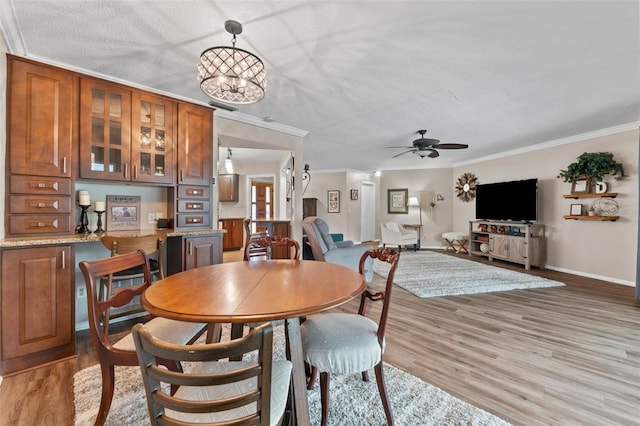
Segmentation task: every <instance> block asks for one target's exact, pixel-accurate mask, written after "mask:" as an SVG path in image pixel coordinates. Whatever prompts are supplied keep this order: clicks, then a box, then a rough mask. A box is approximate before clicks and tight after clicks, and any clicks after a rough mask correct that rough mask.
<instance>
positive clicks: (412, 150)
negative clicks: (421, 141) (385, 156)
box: [391, 147, 417, 158]
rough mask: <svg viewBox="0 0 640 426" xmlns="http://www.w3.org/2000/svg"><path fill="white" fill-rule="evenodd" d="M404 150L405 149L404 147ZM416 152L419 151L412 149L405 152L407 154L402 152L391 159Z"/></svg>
mask: <svg viewBox="0 0 640 426" xmlns="http://www.w3.org/2000/svg"><path fill="white" fill-rule="evenodd" d="M403 148H404V147H403ZM415 151H417V150H416V149H410V150H409V151H405V152H401V153H400V154H396V155H394V156H393V157H391V158H396V157H400V156H401V155H404V154H408V153H410V152H415Z"/></svg>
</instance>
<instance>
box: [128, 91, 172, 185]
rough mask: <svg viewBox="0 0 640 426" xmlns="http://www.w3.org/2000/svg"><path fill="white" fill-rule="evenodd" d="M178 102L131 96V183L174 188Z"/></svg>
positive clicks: (150, 96) (146, 96) (141, 94)
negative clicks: (154, 184) (146, 183)
mask: <svg viewBox="0 0 640 426" xmlns="http://www.w3.org/2000/svg"><path fill="white" fill-rule="evenodd" d="M176 110H177V102H175V101H171V100H169V99H166V98H162V97H159V96H153V95H150V94H148V93H143V92H139V91H134V92H133V94H132V103H131V111H132V123H133V124H132V126H133V128H132V132H131V133H132V134H131V138H132V145H131V164H132V168H133V169H132V180H133V181H136V182H149V183H156V184H169V185H171V184H174V183H175V175H176V173H175V168H176V155H175V154H176V153H175V143H174V141H175V122H176Z"/></svg>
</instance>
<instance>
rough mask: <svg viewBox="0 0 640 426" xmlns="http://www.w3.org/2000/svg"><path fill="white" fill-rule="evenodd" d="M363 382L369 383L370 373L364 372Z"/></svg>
mask: <svg viewBox="0 0 640 426" xmlns="http://www.w3.org/2000/svg"><path fill="white" fill-rule="evenodd" d="M362 381H363V382H368V381H369V372H368V371H363V372H362Z"/></svg>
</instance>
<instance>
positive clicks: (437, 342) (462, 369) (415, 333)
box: [0, 252, 640, 425]
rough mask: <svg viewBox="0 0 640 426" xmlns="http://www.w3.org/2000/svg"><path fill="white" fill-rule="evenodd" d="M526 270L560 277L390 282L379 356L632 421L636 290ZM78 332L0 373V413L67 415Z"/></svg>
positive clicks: (577, 419)
mask: <svg viewBox="0 0 640 426" xmlns="http://www.w3.org/2000/svg"><path fill="white" fill-rule="evenodd" d="M238 253H239V252H235V253H225V261H231V260H236V259H237V257H238ZM239 257H240V258H241V255H240V256H239ZM464 258H468V257H467V256H464ZM474 259H477V258H474ZM493 264H494V265H497V266H501V267H506V268H509V269H514V270H517V271H521V272H524V270H523V268H522V267H520V266H518V265H512V264H509V263H503V262H494V263H493ZM531 273H533V274H536V275H541V276H544V277H547V278H550V279H554V280H558V281H562V282H565V283H566V284H567V285H566V286H565V287H562V288H550V289H536V290H518V291H510V292H498V293H487V294H480V295H474V296H451V297H438V298H430V299H419V298H417V297H416V296H414V295H412V294H411V293H409V292H407V291H405V290H403V289H402V288H399V287H395V288H394V293H393V296H392V297H393V302H392V308H391V312H390V317H389V325H388V327H389V328H388V332H387V351H386V353H385V360H386V361H387V362H389V363H391V364H393V365H395V366H397V367H399V368H401V369H403V370H405V371H408V372H409V373H411V374H413V375H415V376H418V377H421V378H422V379H424V380H425V381H427V382H429V383H431V384H433V385H434V386H437V387H439V388H441V389H443V390H445V391H447V392H449V393H450V394H452V395H455V396H457V397H458V398H461V399H463V400H464V401H467V402H469V403H471V404H473V405H475V406H477V407H480V408H482V409H484V410H486V411H489V412H491V413H493V414H495V415H497V416H499V417H501V418H503V419H505V420H507V421H509V422H511V423H513V424H515V425H640V303H638V302H637V301H635V300H634V299H633V292H634V289H633V288H632V287H628V286H622V285H616V284H612V283H607V282H602V281H597V280H593V279H588V278H583V277H578V276H575V275H569V274H563V273H559V272H554V271H547V270H538V269H535V270H533V271H531ZM381 284H382V280H380V279H379V278H378V277H376V279H375V282H374V285H375V286H378V285H381ZM340 309H345V310H352V309H355V305H354V303H353V302H352V303H350V304H347V305H345V306H344V307H342V308H340ZM374 312H376V311H375V310H372V312H371V313H372V314H373V313H374ZM77 340H78V342H77V354H78V356H77V357H76V358H74V359H71V360H67V361H62V362H57V363H53V364H51V365H48V366H44V367H40V368H37V369H34V370H31V371H27V372H24V373H21V374H17V375H14V376H11V377H6V378H5V380H4V382H3V383H2V385H1V386H0V422H1V423H0V424H2V425H72V424H73V416H74V407H73V374H74V373H75V372H76V371H78V370H79V369H81V368H84V367H86V366H88V365H91V364H93V363H95V362H96V360H95V357H94V356H93V350H92V347H91V341H90V339H89V336H88V333H87V332H79V333H78V338H77ZM97 403H98V402H97V401H96V404H97Z"/></svg>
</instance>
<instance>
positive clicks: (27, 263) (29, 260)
mask: <svg viewBox="0 0 640 426" xmlns="http://www.w3.org/2000/svg"><path fill="white" fill-rule="evenodd" d="M72 256H73V252H72V249H71V247H70V246H58V247H37V248H26V249H7V250H3V251H2V289H1V294H2V312H1V314H0V315H1V318H2V364H3V368H2V369H3V371H7V370H15V369H21V368H25V367H27V366H30V365H29V360H28V359H27V360H26V361H25V364H21V360H20V358H21V357H25V356H27V355H33V354H38V353H43V352H46V351H52V350H55V351H58V352H57V355H58V356H59V355H62V354H63V355H64V356H68V355H71V354H73V352H74V336H75V334H74V326H75V314H74V306H75V305H74V299H73V293H74V292H73V275H74V259H73V257H72ZM60 351H62V352H60ZM53 359H55V357H52V358H51V359H48V361H51V360H53ZM45 360H46V358H45V359H40V360H39V362H43V361H45ZM31 362H32V361H31ZM7 366H10V367H7Z"/></svg>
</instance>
